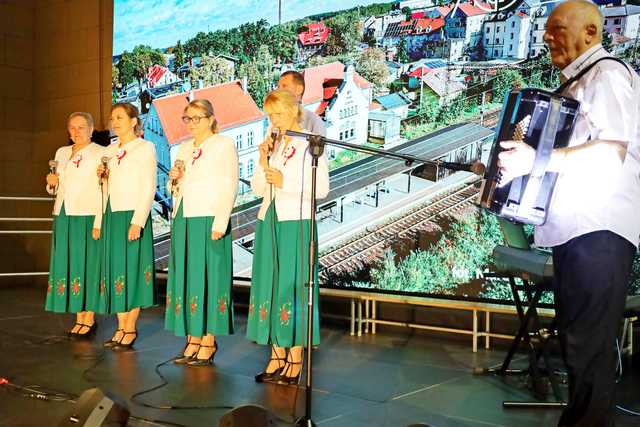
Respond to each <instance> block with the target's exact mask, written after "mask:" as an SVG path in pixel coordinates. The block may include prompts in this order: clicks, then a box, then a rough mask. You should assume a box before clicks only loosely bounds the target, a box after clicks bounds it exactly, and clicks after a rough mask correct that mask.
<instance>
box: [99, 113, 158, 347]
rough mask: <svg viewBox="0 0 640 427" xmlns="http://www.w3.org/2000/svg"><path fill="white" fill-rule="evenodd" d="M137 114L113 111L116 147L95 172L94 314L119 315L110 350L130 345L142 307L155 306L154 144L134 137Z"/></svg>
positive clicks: (139, 125)
mask: <svg viewBox="0 0 640 427" xmlns="http://www.w3.org/2000/svg"><path fill="white" fill-rule="evenodd" d="M138 115H139V114H138V109H137V108H136V107H135V106H133V105H131V104H129V103H120V104H115V105H113V107H111V128H112V129H113V132H114V133H115V134H116V136H117V137H118V143H117V144H112V145H110V146H109V147H107V154H106V157H108V159H109V160H108V163H107V165H106V167H105V166H104V165H102V164H101V165H100V166H99V167H98V171H97V173H98V176H99V177H101V179H102V189H103V193H104V199H105V200H106V208H105V212H104V215H103V218H102V230H103V235H104V240H105V242H104V252H103V260H102V262H101V263H100V265H101V268H100V279H101V284H100V298H99V307H98V311H99V312H101V313H109V314H113V313H117V317H118V328H117V329H116V331H115V333H114V334H113V337H112V338H111V339H110V340H109V341H107V342H105V344H104V345H105V347H110V348H112V350H114V351H120V350H128V349H130V348H131V347H132V346H133V343H134V341H135V340H136V338H137V337H138V332H137V329H136V323H137V320H138V315H139V314H140V308H145V307H151V306H153V305H155V304H156V289H155V267H154V258H153V230H152V228H151V215H150V213H151V206H152V204H153V199H154V195H155V192H156V168H157V164H156V154H155V148H154V146H153V144H152V143H151V142H149V141H145V140H144V139H142V138H139V137H138V136H137V135H139V134H140V127H141V121H140V119H139V117H138Z"/></svg>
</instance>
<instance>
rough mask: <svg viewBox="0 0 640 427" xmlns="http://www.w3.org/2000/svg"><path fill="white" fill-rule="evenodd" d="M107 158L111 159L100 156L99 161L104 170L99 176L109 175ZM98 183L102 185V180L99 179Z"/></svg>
mask: <svg viewBox="0 0 640 427" xmlns="http://www.w3.org/2000/svg"><path fill="white" fill-rule="evenodd" d="M109 160H111V157H107V156H102V158H101V159H100V163H101V164H102V167H104V172H102V176H101V178H105V177H108V176H109ZM100 185H102V180H100Z"/></svg>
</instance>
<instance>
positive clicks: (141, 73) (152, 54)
mask: <svg viewBox="0 0 640 427" xmlns="http://www.w3.org/2000/svg"><path fill="white" fill-rule="evenodd" d="M132 59H133V66H134V69H133V76H134V78H135V79H136V80H137V81H138V85H139V86H142V81H143V80H144V79H145V77H146V76H147V73H148V72H149V67H151V66H152V65H162V66H164V65H165V60H164V55H162V52H160V50H158V49H152V48H151V47H149V46H146V45H138V46H136V47H134V48H133V52H132Z"/></svg>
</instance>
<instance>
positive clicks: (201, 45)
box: [184, 31, 217, 59]
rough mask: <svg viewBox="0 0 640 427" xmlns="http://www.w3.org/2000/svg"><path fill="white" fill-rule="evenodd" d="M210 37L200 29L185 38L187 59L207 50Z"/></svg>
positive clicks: (202, 53) (200, 54)
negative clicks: (188, 37)
mask: <svg viewBox="0 0 640 427" xmlns="http://www.w3.org/2000/svg"><path fill="white" fill-rule="evenodd" d="M216 33H217V32H216ZM209 34H211V33H209ZM210 39H211V37H210V36H209V35H207V33H204V32H202V31H200V32H199V33H198V34H196V35H195V36H193V38H190V39H189V40H187V41H186V42H185V44H184V50H185V53H186V57H187V59H193V58H195V57H198V56H202V55H204V54H205V53H207V52H209V45H210Z"/></svg>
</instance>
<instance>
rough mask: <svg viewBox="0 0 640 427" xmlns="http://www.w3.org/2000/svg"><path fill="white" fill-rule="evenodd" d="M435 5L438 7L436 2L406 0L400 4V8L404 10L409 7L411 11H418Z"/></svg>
mask: <svg viewBox="0 0 640 427" xmlns="http://www.w3.org/2000/svg"><path fill="white" fill-rule="evenodd" d="M435 5H436V2H435V1H434V0H404V1H400V2H399V4H398V8H399V9H400V10H402V9H404V8H405V7H408V8H409V9H411V10H416V9H427V8H429V7H433V6H435Z"/></svg>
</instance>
